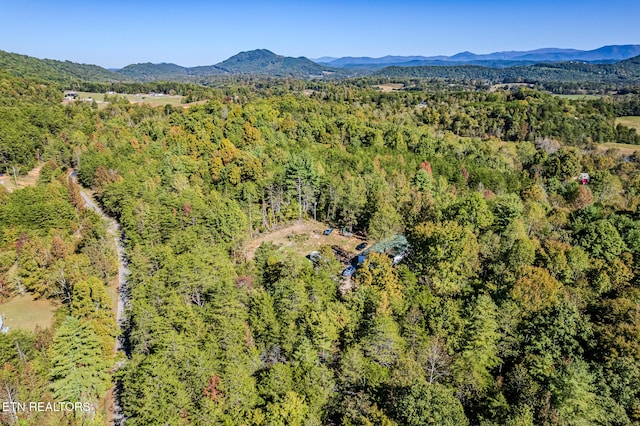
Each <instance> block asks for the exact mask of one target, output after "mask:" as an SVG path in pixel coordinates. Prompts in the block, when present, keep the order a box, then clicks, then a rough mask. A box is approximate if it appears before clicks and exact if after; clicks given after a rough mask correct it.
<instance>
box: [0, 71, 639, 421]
mask: <svg viewBox="0 0 640 426" xmlns="http://www.w3.org/2000/svg"><path fill="white" fill-rule="evenodd" d="M185 88H187V89H188V87H186V86H185ZM56 90H57V93H58V95H56ZM206 95H207V97H208V98H209V100H208V101H207V102H206V103H202V104H200V105H193V106H191V107H190V108H184V109H183V108H175V107H170V106H167V107H164V108H153V107H151V106H148V105H129V104H127V103H126V102H123V101H122V100H118V99H117V98H116V99H114V102H113V103H112V104H110V105H107V106H106V107H104V108H97V107H96V106H95V105H94V106H92V105H91V104H89V103H81V102H78V103H71V104H69V105H65V106H63V105H62V104H61V103H60V100H61V98H62V90H61V88H59V87H57V86H56V85H54V84H44V83H42V82H40V81H33V80H28V79H23V78H17V77H9V76H7V75H0V128H2V133H1V134H0V156H1V157H0V161H2V163H3V166H2V167H3V169H5V170H6V171H7V172H10V173H13V169H15V170H17V173H25V172H26V171H27V170H29V169H31V168H32V167H34V166H35V165H36V164H41V165H43V166H42V173H41V175H40V178H39V181H38V183H37V185H36V186H34V187H32V188H25V189H19V190H16V191H13V192H11V193H9V192H7V191H6V190H4V188H3V187H1V186H0V199H1V200H2V204H1V205H0V231H2V234H1V235H2V240H1V241H0V285H1V286H2V291H3V294H2V297H6V298H10V297H11V296H12V294H15V293H19V292H21V291H22V292H28V293H32V294H34V295H36V296H38V297H41V298H49V299H52V300H57V301H58V303H59V304H60V308H59V310H58V315H57V319H56V321H55V323H54V325H53V327H52V328H51V329H46V330H38V331H36V332H35V333H30V332H23V331H18V330H10V331H9V333H8V334H3V335H0V356H2V365H3V367H2V368H3V370H2V375H1V376H0V380H1V381H2V383H0V384H1V385H2V386H0V395H2V398H3V400H8V398H12V399H13V400H63V401H74V402H75V401H80V402H85V401H89V402H91V403H92V404H94V405H93V407H95V409H94V410H91V411H89V412H83V413H78V412H76V413H71V414H69V413H66V414H65V413H54V414H52V413H38V414H37V416H39V417H36V415H35V414H30V413H23V414H18V416H17V418H16V417H15V416H13V417H12V416H11V415H10V413H2V416H4V417H2V420H3V421H5V422H7V423H11V422H13V423H15V422H17V421H22V422H25V424H60V423H61V422H65V423H64V424H90V422H93V423H94V424H102V423H103V422H104V421H105V418H106V414H105V409H104V408H101V407H102V405H101V404H103V402H102V401H103V399H104V393H105V391H106V389H107V388H108V387H109V386H111V385H114V386H115V387H116V389H117V394H118V395H119V401H120V404H121V406H122V409H123V414H124V417H125V419H126V424H131V425H148V424H171V425H180V424H198V425H205V424H247V425H249V424H255V425H325V424H329V425H333V424H335V425H360V424H365V425H373V424H382V425H425V424H450V425H464V424H472V425H476V424H481V425H487V426H488V425H504V424H507V425H533V424H547V425H583V424H602V425H629V424H638V422H640V363H639V361H640V308H639V303H640V287H639V285H638V283H639V281H638V280H639V277H638V267H639V266H640V218H639V217H638V206H639V205H640V164H639V162H638V157H637V156H636V155H635V154H634V155H627V154H624V155H623V154H622V153H621V152H620V151H617V150H616V149H608V148H607V145H604V144H605V143H609V142H619V143H626V144H638V143H639V142H640V141H639V138H638V135H637V133H636V132H635V130H633V129H629V128H626V127H623V126H619V125H618V126H617V125H616V124H615V117H616V116H618V115H622V113H624V112H626V111H635V109H634V108H636V107H637V104H638V98H637V95H636V94H634V93H633V91H631V92H629V93H627V94H625V95H621V96H619V97H603V98H600V99H594V100H570V99H565V98H560V97H554V96H552V95H550V94H547V93H543V92H540V91H536V90H531V89H527V88H518V89H515V90H504V91H498V92H494V93H489V92H485V91H470V90H467V91H460V90H451V89H449V90H443V91H440V90H433V91H430V90H409V91H400V92H393V93H382V92H380V91H379V90H377V89H375V88H373V87H372V86H371V85H367V84H365V83H363V82H362V81H355V82H335V83H327V82H324V83H321V82H300V81H295V80H265V81H263V82H260V81H256V80H248V81H246V82H242V81H237V80H236V81H234V82H232V83H230V84H228V85H224V86H221V87H216V88H215V89H214V88H208V89H207V92H206ZM72 168H73V169H75V170H77V174H78V180H79V183H80V185H82V186H83V187H85V188H89V189H91V190H92V191H93V193H94V194H95V197H96V198H97V199H98V200H99V202H100V203H101V205H102V206H103V208H104V209H105V211H106V212H107V213H108V214H110V215H111V216H113V217H115V218H116V219H117V220H118V222H119V223H120V224H121V226H122V229H123V232H124V235H125V237H126V239H125V242H126V251H127V258H128V267H129V270H130V275H129V289H130V303H129V306H128V307H127V313H126V314H127V325H126V327H125V328H124V330H122V333H123V334H124V339H125V342H126V346H125V354H124V355H122V356H121V358H122V359H121V361H122V362H120V363H118V367H117V368H116V358H114V355H113V343H114V338H115V333H116V331H115V322H114V319H113V313H112V311H111V310H110V308H108V306H109V303H110V302H109V301H108V300H107V299H108V297H107V296H106V295H105V287H106V285H107V284H108V283H109V282H110V281H111V280H112V279H113V277H114V275H115V266H114V262H115V260H114V254H113V251H112V249H110V248H109V247H110V246H109V244H108V243H107V242H106V241H105V238H106V237H105V235H106V229H105V225H104V223H103V222H102V221H101V220H100V218H99V217H98V216H96V215H95V214H93V213H92V212H90V211H88V209H86V208H84V206H83V203H82V200H81V199H80V198H79V195H78V194H79V192H78V191H79V190H80V189H79V187H78V186H77V185H76V184H74V183H73V181H71V180H69V179H68V177H67V176H68V172H69V171H70V170H71V169H72ZM581 173H588V174H589V177H590V179H589V180H588V182H584V183H586V184H584V185H583V184H581V183H582V182H578V180H577V178H578V176H579V175H580V174H581ZM314 217H315V218H316V219H317V220H319V221H322V222H323V223H325V224H326V225H327V226H332V227H336V228H347V229H350V230H351V231H353V232H355V233H356V234H357V235H360V236H362V237H363V238H366V239H367V240H368V241H369V242H374V241H384V240H385V239H386V238H388V237H390V236H392V235H396V234H402V235H405V236H406V238H407V240H408V242H409V244H410V250H409V253H408V255H407V256H406V257H405V258H404V259H403V260H402V261H401V262H400V263H399V264H397V265H396V264H394V262H392V260H391V259H390V258H389V257H388V256H387V255H385V254H384V253H381V254H378V253H371V254H370V255H369V256H368V257H367V259H366V260H365V261H364V263H363V264H362V265H361V266H360V267H359V268H358V270H357V272H356V276H355V278H354V279H352V286H351V287H350V288H349V289H348V290H347V291H340V290H339V287H340V286H341V272H342V270H343V268H344V266H345V265H343V264H341V263H340V261H339V260H337V259H335V258H334V257H333V254H332V251H331V248H330V247H326V246H325V247H318V250H319V251H320V252H321V253H322V257H321V260H320V261H318V262H315V263H313V262H311V261H310V260H309V259H307V258H305V257H303V256H301V255H300V254H297V253H295V252H293V251H290V250H287V249H286V248H283V247H280V246H279V245H278V244H262V245H261V246H260V247H259V248H258V249H257V250H256V253H255V256H253V257H252V258H250V257H248V256H246V251H245V248H246V245H247V244H248V243H249V242H250V241H251V240H253V239H254V238H256V237H257V236H260V235H264V234H267V233H269V232H272V231H274V230H277V229H280V228H282V227H283V226H286V225H287V224H290V223H292V222H300V221H307V220H311V219H313V218H314ZM1 307H2V305H0V309H1ZM63 354H65V355H63ZM80 370H81V371H80ZM71 371H73V372H74V373H73V374H72V373H71ZM76 371H80V372H78V373H76ZM4 389H8V390H7V391H5V390H4ZM10 392H12V393H10ZM5 393H7V395H5ZM9 393H10V395H9ZM47 422H48V423H47Z"/></svg>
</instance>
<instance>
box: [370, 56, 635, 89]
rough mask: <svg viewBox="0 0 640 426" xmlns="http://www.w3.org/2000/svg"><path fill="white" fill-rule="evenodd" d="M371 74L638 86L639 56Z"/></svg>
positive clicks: (392, 69) (387, 70)
mask: <svg viewBox="0 0 640 426" xmlns="http://www.w3.org/2000/svg"><path fill="white" fill-rule="evenodd" d="M373 75H377V76H383V77H419V78H443V79H448V80H453V81H456V80H480V81H488V82H491V83H516V82H528V83H559V82H565V83H576V82H578V83H586V82H589V83H600V84H611V85H617V86H618V87H623V86H628V85H636V86H637V85H638V83H639V82H640V57H637V56H636V57H634V58H631V59H627V60H624V61H620V62H618V63H615V64H588V63H583V62H561V63H538V64H534V65H528V66H510V67H507V68H490V67H485V66H477V65H461V66H412V67H399V66H393V67H387V68H383V69H382V70H380V71H377V72H375V73H374V74H373Z"/></svg>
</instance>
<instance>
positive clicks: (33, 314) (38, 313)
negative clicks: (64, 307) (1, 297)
mask: <svg viewBox="0 0 640 426" xmlns="http://www.w3.org/2000/svg"><path fill="white" fill-rule="evenodd" d="M55 311H56V305H54V304H53V303H52V302H51V301H49V300H35V299H34V298H33V296H31V295H25V296H16V297H14V298H13V299H11V300H9V301H8V302H5V303H2V304H0V314H2V319H3V320H4V325H5V326H7V327H9V329H10V330H13V329H20V330H30V331H33V330H35V328H36V326H38V327H41V328H46V327H49V326H51V325H52V324H53V318H54V313H55Z"/></svg>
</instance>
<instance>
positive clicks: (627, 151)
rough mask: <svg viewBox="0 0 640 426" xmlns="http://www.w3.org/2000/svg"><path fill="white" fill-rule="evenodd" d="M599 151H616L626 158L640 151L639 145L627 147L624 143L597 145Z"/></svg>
mask: <svg viewBox="0 0 640 426" xmlns="http://www.w3.org/2000/svg"><path fill="white" fill-rule="evenodd" d="M599 146H600V148H601V149H603V150H607V149H611V148H613V149H617V150H618V151H619V152H620V154H622V155H625V156H628V155H633V153H634V152H637V151H640V145H629V144H626V143H613V142H610V143H603V144H600V145H599Z"/></svg>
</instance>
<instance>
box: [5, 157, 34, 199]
mask: <svg viewBox="0 0 640 426" xmlns="http://www.w3.org/2000/svg"><path fill="white" fill-rule="evenodd" d="M40 169H42V164H40V165H38V166H36V167H35V168H33V169H31V170H29V172H28V173H27V175H26V176H16V177H15V178H14V176H13V174H12V170H11V169H9V170H2V172H3V173H5V174H3V175H2V176H0V185H2V186H4V187H5V188H7V191H9V192H11V191H14V190H15V189H20V188H25V187H27V186H35V184H36V183H37V182H38V178H39V177H40ZM16 181H17V182H18V186H17V187H16Z"/></svg>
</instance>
